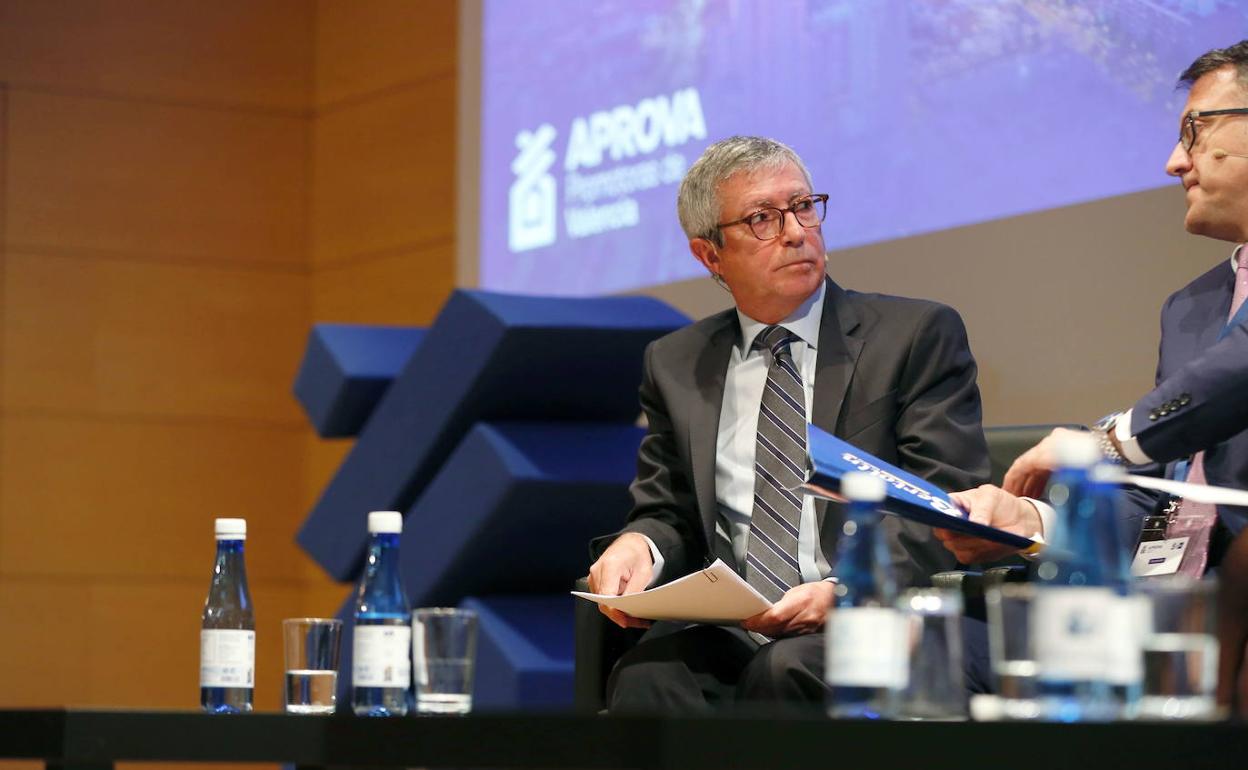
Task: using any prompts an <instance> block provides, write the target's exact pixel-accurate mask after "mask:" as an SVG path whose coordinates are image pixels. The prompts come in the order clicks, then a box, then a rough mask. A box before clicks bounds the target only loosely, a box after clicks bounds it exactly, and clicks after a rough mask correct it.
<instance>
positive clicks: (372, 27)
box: [315, 0, 459, 108]
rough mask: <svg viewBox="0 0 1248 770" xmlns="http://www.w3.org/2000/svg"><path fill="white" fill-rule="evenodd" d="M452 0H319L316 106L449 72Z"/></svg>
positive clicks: (453, 21) (454, 45)
mask: <svg viewBox="0 0 1248 770" xmlns="http://www.w3.org/2000/svg"><path fill="white" fill-rule="evenodd" d="M458 12H459V4H458V3H448V2H445V0H320V2H318V3H317V25H316V75H315V78H316V100H315V101H316V105H317V107H318V108H320V107H325V106H326V105H328V104H330V103H332V102H339V101H342V100H344V99H352V98H359V97H361V96H363V95H365V94H370V93H374V92H377V91H381V90H384V89H387V88H393V87H396V86H401V85H403V84H408V83H411V82H413V81H417V80H422V79H425V78H429V77H431V76H445V75H448V74H451V73H453V72H454V69H455V66H456V53H455V51H456V48H457V43H458V41H457V39H456V36H457V33H456V30H457V15H458Z"/></svg>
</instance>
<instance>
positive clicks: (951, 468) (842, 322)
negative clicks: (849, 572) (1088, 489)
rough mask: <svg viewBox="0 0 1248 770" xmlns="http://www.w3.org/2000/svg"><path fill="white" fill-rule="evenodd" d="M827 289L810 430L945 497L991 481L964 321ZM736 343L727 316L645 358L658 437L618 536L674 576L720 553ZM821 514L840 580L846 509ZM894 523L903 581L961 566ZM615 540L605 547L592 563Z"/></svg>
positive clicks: (888, 520) (645, 401) (648, 401)
mask: <svg viewBox="0 0 1248 770" xmlns="http://www.w3.org/2000/svg"><path fill="white" fill-rule="evenodd" d="M826 285H827V291H826V293H825V298H824V305H823V318H822V321H821V324H820V329H819V345H818V356H817V369H816V374H815V383H814V401H813V406H812V414H811V416H810V420H811V422H812V423H814V424H815V425H818V426H819V427H821V428H823V429H825V430H827V431H830V432H832V433H834V434H835V435H837V436H839V437H840V438H842V439H844V440H846V441H848V442H850V443H852V444H854V445H856V446H858V447H861V448H862V449H865V450H867V451H868V452H871V453H872V454H874V455H876V456H877V457H880V458H882V459H884V460H887V461H888V462H890V463H893V464H894V465H898V466H900V467H902V468H904V469H906V470H908V471H911V472H912V473H915V474H917V475H919V476H922V477H923V478H926V479H928V480H929V481H931V482H933V483H934V484H936V485H938V486H940V487H943V488H945V489H950V490H959V489H967V488H969V487H973V486H976V485H977V484H980V483H983V482H984V481H986V480H987V478H988V470H989V469H988V452H987V446H986V444H985V441H984V434H983V428H982V425H981V407H980V400H979V389H978V387H977V386H976V384H975V375H976V366H975V361H974V359H973V358H972V357H971V352H970V348H969V346H968V344H967V339H966V330H965V328H964V326H963V324H962V319H961V318H960V317H959V316H958V314H957V313H956V312H955V311H954V310H953V309H951V308H949V307H946V306H944V305H939V304H936V303H934V302H926V301H923V300H915V299H905V298H902V297H890V296H886V295H882V294H860V293H858V292H853V291H845V290H843V289H841V288H840V287H839V286H837V285H836V284H835V283H834V282H832V281H831V280H828V281H827V284H826ZM740 334H741V328H740V324H739V323H738V322H737V316H736V311H735V310H731V309H730V310H726V311H724V312H722V313H719V314H717V315H713V316H711V317H709V318H706V319H704V320H702V321H699V322H698V323H695V324H693V325H691V326H687V327H685V328H683V329H680V330H678V331H676V332H673V333H672V334H669V335H667V336H665V337H663V338H662V339H659V340H656V341H655V342H653V343H651V345H650V346H649V347H648V348H647V349H646V356H645V369H644V373H643V381H642V385H641V404H642V408H643V410H644V411H645V414H646V417H647V418H648V419H649V432H648V433H647V435H646V437H645V438H644V439H643V440H642V444H641V449H640V451H639V452H638V458H637V478H636V480H635V481H634V482H633V484H632V487H631V492H632V496H633V509H632V512H631V513H630V514H629V517H628V524H627V525H626V526H625V528H624V529H623V530H622V531H621V532H640V533H642V534H644V535H647V536H649V537H650V538H651V539H652V540H654V542H655V544H656V545H657V546H658V548H659V550H660V551H661V552H662V553H663V558H664V560H665V562H666V564H665V566H664V578H665V579H669V580H670V579H672V578H675V577H679V576H681V575H685V574H688V573H689V572H692V571H694V570H697V569H701V568H703V567H704V566H705V565H706V563H707V562H708V561H710V557H711V554H712V553H713V551H712V548H713V546H712V544H713V543H714V534H715V518H716V516H717V513H718V509H717V504H716V498H715V447H716V439H717V435H718V431H719V411H720V405H721V403H722V401H723V396H724V378H725V375H726V372H727V369H728V361H729V357H730V355H731V351H732V346H733V345H736V344H738V341H739V338H740ZM815 512H816V520H817V521H818V523H819V528H820V541H821V544H822V549H823V552H824V554H826V555H827V557H828V559H829V562H830V563H832V564H833V565H834V566H833V573H834V574H835V558H836V539H837V535H838V534H839V533H840V529H841V524H842V521H843V510H842V506H840V505H837V504H835V503H832V504H829V503H825V502H818V503H816V508H815ZM884 526H885V530H886V532H887V535H888V539H889V545H890V554H891V556H892V559H893V561H894V564H895V566H896V568H897V578H898V583H899V584H900V585H925V584H926V583H927V582H928V579H929V577H930V575H931V574H932V573H933V572H938V571H940V570H944V569H949V568H951V567H952V566H953V565H954V559H953V556H952V555H951V554H950V553H949V552H948V551H946V550H945V549H944V548H943V547H942V546H941V545H940V544H939V542H937V541H936V540H935V538H934V537H933V536H932V533H931V530H930V529H929V528H927V527H924V526H921V525H918V524H914V523H911V522H903V521H902V520H900V519H897V518H894V517H891V516H890V517H885V522H884ZM619 534H621V533H616V534H615V535H610V536H607V537H603V538H599V539H597V540H595V541H594V542H593V543H592V544H591V552H592V553H593V554H594V556H595V557H596V556H597V555H599V554H601V552H602V550H604V549H605V548H606V546H607V545H609V544H610V542H611V541H612V540H613V539H614V538H615V537H617V536H618V535H619Z"/></svg>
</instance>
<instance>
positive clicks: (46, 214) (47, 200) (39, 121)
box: [7, 89, 308, 268]
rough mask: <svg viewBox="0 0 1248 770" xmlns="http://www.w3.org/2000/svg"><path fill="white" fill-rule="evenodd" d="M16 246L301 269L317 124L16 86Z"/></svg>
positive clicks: (12, 116) (11, 225)
mask: <svg viewBox="0 0 1248 770" xmlns="http://www.w3.org/2000/svg"><path fill="white" fill-rule="evenodd" d="M8 112H9V115H8V119H9V137H8V147H9V163H8V178H9V210H8V234H7V235H8V240H9V243H10V244H11V245H14V246H16V247H20V248H23V249H26V250H28V251H34V252H36V253H49V252H51V253H66V252H69V253H86V254H90V255H100V256H116V257H124V258H131V259H133V258H143V259H155V260H195V261H205V262H222V263H229V264H247V265H270V266H285V267H297V268H302V266H303V265H304V254H305V251H306V238H305V233H306V221H307V220H306V198H305V196H306V190H307V179H306V177H305V172H306V168H307V153H308V145H307V122H306V120H304V119H302V118H298V117H286V116H280V115H278V116H274V115H265V114H254V113H240V112H229V111H211V110H202V109H193V108H187V107H181V106H167V105H157V104H144V103H136V102H127V101H117V100H110V99H93V98H84V97H70V96H64V95H58V94H43V93H34V92H29V91H21V90H17V89H12V90H11V91H10V94H9V110H8Z"/></svg>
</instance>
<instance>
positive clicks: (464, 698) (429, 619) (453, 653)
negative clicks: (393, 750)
mask: <svg viewBox="0 0 1248 770" xmlns="http://www.w3.org/2000/svg"><path fill="white" fill-rule="evenodd" d="M476 657H477V613H475V612H473V611H472V610H461V609H455V608H451V607H425V608H421V609H417V610H413V611H412V678H413V679H414V680H415V682H416V712H417V713H420V714H467V713H468V712H469V711H471V710H472V669H473V665H474V664H475V662H476Z"/></svg>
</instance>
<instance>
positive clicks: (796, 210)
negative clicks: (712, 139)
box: [715, 110, 1248, 241]
mask: <svg viewBox="0 0 1248 770" xmlns="http://www.w3.org/2000/svg"><path fill="white" fill-rule="evenodd" d="M1245 111H1246V112H1248V110H1245ZM827 203H828V196H827V195H824V194H823V193H815V194H814V195H806V196H803V197H801V198H798V199H797V200H795V201H793V204H792V205H791V206H789V207H788V208H787V209H778V208H773V207H770V206H769V207H767V208H764V209H759V210H758V211H755V212H754V213H753V214H750V215H749V216H747V217H742V218H741V219H734V220H733V221H731V222H722V223H720V224H718V225H715V229H716V230H722V229H723V228H725V227H731V226H733V225H749V226H750V232H752V233H754V237H755V238H757V239H759V240H760V241H770V240H771V239H772V238H777V237H779V236H780V233H782V232H784V215H785V214H789V213H791V214H793V218H794V219H796V220H797V223H798V224H799V225H801V226H802V227H806V228H810V227H818V226H819V223H820V222H822V221H823V217H824V216H825V215H826V214H827Z"/></svg>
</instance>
